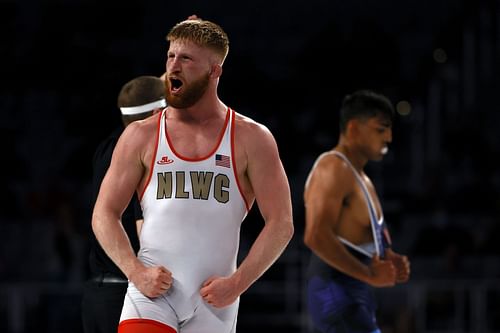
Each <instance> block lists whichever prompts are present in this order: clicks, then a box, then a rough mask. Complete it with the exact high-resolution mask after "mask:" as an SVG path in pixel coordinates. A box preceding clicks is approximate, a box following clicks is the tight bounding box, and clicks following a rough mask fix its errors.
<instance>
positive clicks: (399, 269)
mask: <svg viewBox="0 0 500 333" xmlns="http://www.w3.org/2000/svg"><path fill="white" fill-rule="evenodd" d="M385 257H386V259H387V260H390V261H391V262H392V264H393V265H394V267H395V268H396V282H397V283H404V282H407V281H408V279H409V278H410V261H409V260H408V257H407V256H403V255H400V254H398V253H396V252H394V251H392V250H391V249H387V250H386V251H385Z"/></svg>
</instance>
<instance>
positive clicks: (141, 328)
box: [118, 319, 177, 333]
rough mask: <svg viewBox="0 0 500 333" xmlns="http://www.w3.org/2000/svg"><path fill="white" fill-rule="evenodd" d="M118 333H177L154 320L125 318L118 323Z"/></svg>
mask: <svg viewBox="0 0 500 333" xmlns="http://www.w3.org/2000/svg"><path fill="white" fill-rule="evenodd" d="M118 333H177V331H176V330H175V329H173V328H172V327H170V326H168V325H165V324H163V323H160V322H158V321H156V320H151V319H126V320H123V321H122V322H120V324H119V325H118Z"/></svg>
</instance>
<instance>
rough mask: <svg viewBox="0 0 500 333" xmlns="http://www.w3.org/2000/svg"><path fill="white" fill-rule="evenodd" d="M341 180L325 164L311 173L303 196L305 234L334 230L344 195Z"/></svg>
mask: <svg viewBox="0 0 500 333" xmlns="http://www.w3.org/2000/svg"><path fill="white" fill-rule="evenodd" d="M342 179H343V177H342V176H341V175H335V173H334V170H332V168H331V167H330V166H329V165H327V164H326V163H323V164H319V165H317V166H315V167H314V169H313V170H312V171H311V175H310V179H309V180H308V183H307V187H306V193H305V195H304V204H305V210H306V230H305V232H306V234H309V233H324V232H334V231H335V230H336V227H337V225H338V223H339V219H340V214H341V210H342V205H343V201H344V198H345V195H346V194H345V192H346V191H345V186H344V182H343V180H342Z"/></svg>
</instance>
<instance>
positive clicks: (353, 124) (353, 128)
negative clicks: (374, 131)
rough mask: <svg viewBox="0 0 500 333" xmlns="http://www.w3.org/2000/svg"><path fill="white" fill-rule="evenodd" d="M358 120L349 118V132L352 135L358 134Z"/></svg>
mask: <svg viewBox="0 0 500 333" xmlns="http://www.w3.org/2000/svg"><path fill="white" fill-rule="evenodd" d="M358 125H359V124H358V120H357V119H351V120H349V122H348V123H347V131H346V132H347V134H348V135H349V136H351V135H357V133H358Z"/></svg>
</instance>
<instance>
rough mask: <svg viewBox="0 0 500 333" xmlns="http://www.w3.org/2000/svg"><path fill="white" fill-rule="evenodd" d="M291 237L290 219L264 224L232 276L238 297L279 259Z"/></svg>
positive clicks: (291, 224) (291, 226)
mask: <svg viewBox="0 0 500 333" xmlns="http://www.w3.org/2000/svg"><path fill="white" fill-rule="evenodd" d="M292 235H293V223H292V220H291V219H288V220H286V221H282V222H281V223H272V222H268V223H266V225H265V226H264V228H263V229H262V231H261V232H260V234H259V236H258V237H257V239H256V240H255V242H254V243H253V245H252V247H251V248H250V251H249V252H248V255H247V256H246V258H245V259H244V260H243V261H242V262H241V265H240V266H239V267H238V269H237V270H236V272H235V273H234V274H233V278H234V279H235V281H236V285H237V288H238V290H239V294H240V295H241V294H242V293H243V292H244V291H245V290H247V289H248V288H249V287H250V286H251V285H252V284H253V283H254V282H255V281H256V280H257V279H258V278H259V277H261V276H262V274H264V272H266V271H267V270H268V269H269V267H271V265H272V264H273V263H274V262H275V261H276V260H277V259H278V258H279V256H280V255H281V254H282V253H283V251H284V249H285V248H286V246H287V245H288V243H289V242H290V239H291V238H292Z"/></svg>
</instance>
